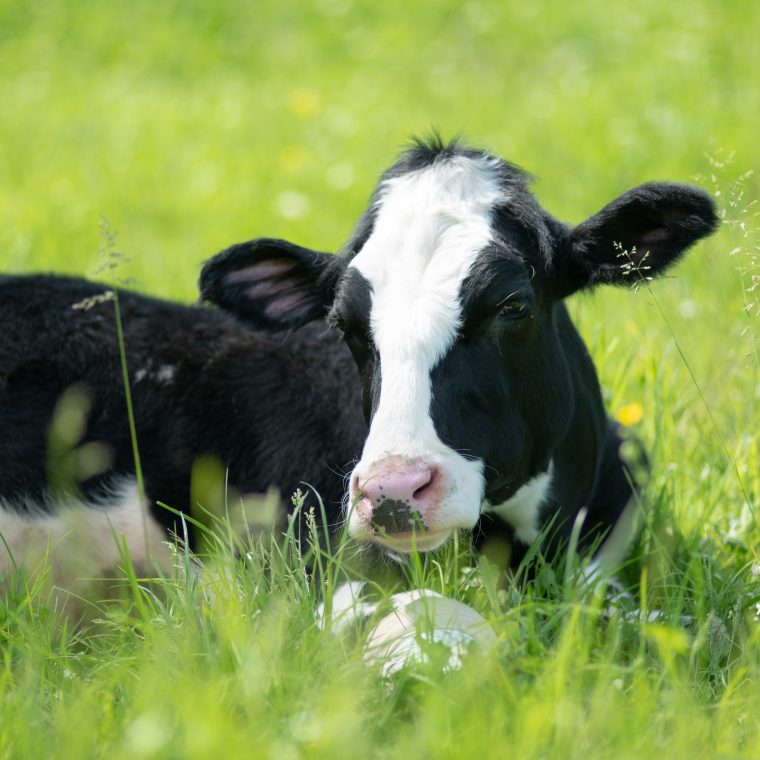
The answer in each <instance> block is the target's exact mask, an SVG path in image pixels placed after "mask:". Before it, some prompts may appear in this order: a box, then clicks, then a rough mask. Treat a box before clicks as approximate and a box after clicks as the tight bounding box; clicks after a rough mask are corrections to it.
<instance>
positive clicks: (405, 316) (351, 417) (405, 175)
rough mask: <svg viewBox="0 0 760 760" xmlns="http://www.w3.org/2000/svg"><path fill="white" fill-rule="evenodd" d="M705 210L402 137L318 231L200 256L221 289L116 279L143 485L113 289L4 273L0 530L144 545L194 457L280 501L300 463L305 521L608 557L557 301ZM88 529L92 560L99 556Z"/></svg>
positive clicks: (650, 189) (604, 498)
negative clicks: (314, 244) (66, 533)
mask: <svg viewBox="0 0 760 760" xmlns="http://www.w3.org/2000/svg"><path fill="white" fill-rule="evenodd" d="M716 226H717V215H716V211H715V206H714V203H713V201H712V200H711V198H710V197H709V196H708V195H707V194H706V193H704V192H703V191H701V190H699V189H697V188H694V187H691V186H688V185H682V184H673V183H662V182H652V183H648V184H645V185H641V186H639V187H636V188H634V189H632V190H629V191H628V192H626V193H624V194H623V195H621V196H620V197H619V198H617V199H616V200H614V201H612V202H611V203H610V204H608V205H607V206H605V207H604V208H603V209H602V210H601V211H599V212H598V213H597V214H595V215H594V216H592V217H590V218H589V219H588V220H586V221H585V222H583V223H581V224H580V225H578V226H576V227H571V226H569V225H567V224H565V223H562V222H560V221H558V220H556V219H555V218H554V217H552V216H551V215H550V214H548V213H547V212H546V211H545V210H544V209H543V208H542V207H541V206H540V205H539V204H538V202H537V201H536V199H535V198H534V196H533V195H532V193H531V191H530V189H529V177H528V175H526V174H525V173H524V172H523V171H521V170H520V169H519V168H518V167H516V166H515V165H513V164H510V163H508V162H506V161H504V160H502V159H500V158H498V157H496V156H493V155H491V154H490V153H488V152H486V151H482V150H477V149H474V148H470V147H468V146H466V145H464V144H462V143H461V142H452V143H443V142H442V141H440V140H437V139H435V140H428V141H416V142H415V143H414V144H413V145H412V146H411V147H409V148H408V149H407V150H406V151H404V152H403V154H402V155H401V156H400V158H399V159H398V160H397V161H396V162H395V163H394V164H393V166H392V167H391V168H389V169H388V170H387V171H386V172H385V173H384V174H383V175H382V177H381V179H380V182H379V184H378V186H377V188H376V190H375V192H374V194H373V196H372V198H371V200H370V203H369V206H368V208H367V210H366V211H365V213H364V214H363V215H362V217H361V218H360V220H359V222H358V224H357V225H356V228H355V230H354V232H353V234H352V235H351V237H350V239H349V241H348V243H347V244H346V246H345V247H344V249H343V250H342V251H341V252H340V253H339V254H338V255H334V254H330V253H324V252H320V251H316V250H312V249H308V248H304V247H301V246H298V245H295V244H293V243H290V242H287V241H285V240H279V239H272V238H260V239H256V240H252V241H249V242H245V243H240V244H237V245H233V246H232V247H230V248H228V249H226V250H224V251H222V252H221V253H220V254H218V255H217V256H215V257H214V258H212V259H211V260H210V261H208V262H207V263H206V265H205V266H204V268H203V270H202V272H201V276H200V291H201V298H202V300H203V301H205V302H208V303H210V304H212V305H213V306H215V307H217V308H209V307H205V306H198V305H196V306H184V305H179V304H175V303H168V302H165V301H161V300H157V299H153V298H148V297H145V296H142V295H138V294H135V293H131V292H128V291H125V290H117V291H116V293H117V295H118V305H119V310H118V311H119V314H120V318H121V321H122V322H123V327H124V346H125V355H126V360H127V366H128V370H129V374H128V380H129V387H130V389H131V395H132V399H133V406H134V420H135V430H136V440H137V444H138V447H139V453H140V459H141V461H142V475H143V480H144V496H143V495H141V494H142V493H143V491H141V490H140V489H139V488H138V480H137V478H136V468H135V456H134V452H133V449H132V440H131V435H130V427H129V422H128V414H127V407H126V402H125V395H124V384H123V382H122V369H123V366H122V365H123V363H122V361H121V357H120V351H119V341H118V335H117V330H116V320H115V316H114V314H115V310H114V304H112V303H110V301H109V299H108V298H107V297H105V295H104V294H107V293H108V292H109V291H108V290H107V289H106V288H105V287H104V286H102V285H99V284H97V283H91V282H87V281H85V280H82V279H78V278H62V277H54V276H46V275H36V276H6V277H2V278H0V326H2V329H1V331H0V426H1V427H2V435H0V462H2V463H3V464H2V468H0V533H1V534H2V535H3V541H4V543H5V548H6V554H7V555H8V556H9V557H11V558H12V557H13V553H14V552H15V554H16V555H17V556H18V555H20V554H23V550H24V541H25V540H26V539H25V537H26V538H28V536H29V535H30V532H31V530H32V528H38V529H42V530H43V531H47V535H48V536H49V535H59V534H61V530H62V529H61V528H60V527H59V525H60V524H61V520H62V517H61V515H64V514H65V515H72V514H76V515H78V516H79V522H78V523H77V525H78V526H79V528H78V529H79V530H81V531H83V532H84V533H85V534H86V536H87V537H88V538H87V542H88V544H89V545H93V546H95V545H99V546H102V545H103V544H104V543H107V542H108V541H109V540H110V541H113V534H114V533H115V532H117V531H116V530H115V528H117V529H119V530H121V531H122V532H123V533H125V534H129V533H132V534H134V535H132V537H131V538H130V548H131V546H132V545H133V544H134V545H139V544H141V543H142V546H143V549H142V554H140V550H139V549H137V550H135V549H132V551H133V553H134V552H135V551H136V552H137V553H138V554H140V556H141V558H142V559H147V558H148V557H149V556H150V555H151V554H152V553H155V552H159V551H160V548H158V547H159V546H160V545H161V538H162V536H164V535H165V534H166V531H175V532H178V533H180V535H182V533H183V531H184V532H185V533H186V535H188V539H189V541H190V542H191V544H192V543H193V541H194V536H193V532H192V524H190V525H188V524H186V522H185V521H180V520H179V518H178V514H182V513H184V514H188V515H192V514H196V515H197V510H195V507H194V504H193V503H192V502H193V495H192V491H191V482H192V479H193V472H194V463H196V462H197V461H198V460H199V458H201V459H204V458H208V457H210V458H211V459H213V460H214V461H217V462H219V463H220V465H221V467H222V468H223V469H224V471H225V472H226V478H227V483H228V484H229V486H230V487H231V488H234V492H235V493H236V494H243V495H245V494H252V493H261V492H263V491H266V490H267V489H268V488H269V487H271V486H274V487H276V488H277V489H278V490H279V492H280V494H281V495H282V496H283V497H284V498H285V499H286V500H287V497H288V495H289V494H290V493H291V492H292V491H293V490H294V489H295V488H297V487H299V485H300V484H303V483H304V482H305V483H307V484H308V487H307V486H304V485H301V487H302V488H303V489H305V490H306V491H307V492H308V493H309V497H308V498H309V499H311V500H312V501H311V502H310V505H311V506H312V507H314V505H316V504H317V503H318V502H317V497H316V496H315V494H318V495H319V500H320V501H321V506H320V507H319V508H317V509H314V510H312V513H315V514H316V515H317V518H318V519H320V520H326V521H327V525H326V526H324V527H325V528H327V529H329V530H334V529H335V528H336V527H338V526H340V525H341V523H342V522H343V520H344V519H345V520H347V522H348V529H349V533H350V535H351V536H353V537H354V538H355V539H357V540H358V541H361V542H369V543H370V544H374V545H377V546H380V547H382V548H383V549H385V550H388V551H390V552H392V553H394V554H396V555H403V554H406V553H409V552H412V551H415V550H418V551H432V550H435V549H437V548H438V547H440V546H441V545H443V544H444V543H445V542H446V541H447V539H448V538H449V537H450V536H451V535H452V534H453V533H454V532H455V531H457V530H459V529H462V528H464V529H469V530H474V531H475V536H476V542H477V543H478V544H479V545H481V546H482V545H485V544H486V543H487V541H488V540H489V537H492V536H496V537H497V538H499V540H501V539H502V538H505V539H508V540H509V541H510V542H511V543H512V544H513V545H514V546H515V547H517V549H516V550H515V551H514V552H513V553H512V555H511V558H510V562H511V563H512V564H513V565H514V564H516V563H517V562H519V561H520V559H521V558H522V556H523V555H524V553H525V550H526V547H528V546H529V545H530V544H532V543H534V542H536V541H539V542H540V543H541V547H542V548H543V549H544V551H545V552H546V553H547V554H549V555H553V554H555V553H556V552H557V549H558V547H560V546H561V545H562V544H563V543H564V542H566V541H567V540H568V538H569V536H570V534H571V531H573V530H576V531H578V536H579V540H580V544H581V546H594V547H598V546H599V545H600V544H601V550H600V551H601V552H602V553H603V552H604V550H605V549H607V555H608V556H609V557H613V558H614V559H615V560H617V559H618V558H619V557H620V556H621V552H622V551H623V549H622V548H621V547H624V546H625V543H626V540H625V539H626V536H627V535H628V534H629V533H630V530H631V523H632V514H633V512H634V511H635V510H634V509H633V506H632V505H635V503H636V494H637V490H638V486H637V482H636V477H635V475H636V473H635V472H633V468H632V467H631V466H629V464H627V462H626V461H624V460H625V457H623V455H622V454H621V446H622V443H623V440H624V438H625V434H624V431H623V430H622V429H621V428H620V427H619V426H618V425H617V424H616V423H614V422H613V421H612V420H610V418H608V416H607V415H606V413H605V410H604V405H603V402H602V398H601V393H600V388H599V382H598V379H597V375H596V372H595V369H594V365H593V362H592V360H591V358H590V356H589V354H588V351H587V349H586V347H585V346H584V344H583V341H582V339H581V338H580V336H579V334H578V332H577V330H576V329H575V327H574V326H573V324H572V322H571V320H570V317H569V315H568V312H567V309H566V307H565V305H564V299H565V298H566V297H567V296H569V295H571V294H572V293H575V292H578V291H581V290H584V289H585V290H589V289H592V288H594V287H596V286H597V285H600V284H605V283H609V284H613V285H626V284H629V283H630V284H634V283H635V282H638V281H639V280H640V279H642V278H644V279H646V280H649V279H650V278H652V277H655V276H658V275H660V274H661V273H663V272H664V271H666V270H667V268H668V267H669V266H671V265H672V264H673V263H675V262H676V261H677V260H678V259H679V257H680V256H681V255H682V254H683V252H684V251H685V250H686V249H688V248H689V247H690V246H691V245H692V244H694V243H695V242H696V241H697V240H699V239H701V238H703V237H704V236H706V235H708V234H710V233H711V232H712V231H713V230H714V229H715V228H716ZM72 388H73V389H74V390H75V397H76V398H78V399H79V403H80V407H81V409H82V411H81V414H80V415H79V418H78V419H79V422H78V423H77V425H78V427H77V425H75V427H77V435H76V436H71V435H70V436H69V438H70V439H71V440H73V439H76V441H75V442H76V445H77V447H78V450H82V451H84V450H85V449H87V447H88V446H91V445H95V446H96V447H100V448H98V449H96V450H97V451H99V452H100V458H99V460H98V462H97V463H96V464H97V466H93V467H92V468H91V471H87V472H84V473H83V474H80V477H79V480H78V481H77V482H76V483H74V484H73V485H72V484H71V482H70V480H71V479H69V482H66V483H63V484H61V482H59V481H60V480H61V479H60V478H59V477H57V476H56V472H57V470H56V467H54V466H52V465H51V451H52V450H53V449H54V448H55V447H54V446H53V436H52V435H51V432H50V431H51V430H52V431H55V430H56V429H57V427H58V426H57V423H56V415H57V414H59V413H60V403H59V400H60V399H61V397H62V394H64V395H65V394H66V393H69V392H70V391H71V389H72ZM67 389H68V390H67ZM87 450H90V449H87ZM96 459H97V457H96ZM53 464H54V463H53ZM59 469H60V468H59ZM74 469H76V468H74ZM80 469H81V468H80ZM85 469H86V468H85ZM69 470H71V468H69ZM164 505H169V507H173V509H167V508H166V507H165V506H164ZM306 506H307V507H308V506H309V504H307V505H306ZM304 511H307V510H304ZM180 523H181V524H180ZM56 531H58V533H56ZM100 551H101V556H100V557H99V561H100V563H101V564H102V565H106V564H108V563H109V562H111V561H113V560H114V558H113V556H111V554H112V553H113V552H111V554H109V552H106V551H105V550H100ZM0 557H2V547H0ZM10 561H11V560H9V559H5V560H2V559H0V571H2V570H3V567H5V568H7V567H9V566H10ZM610 561H613V560H610ZM3 563H4V564H3Z"/></svg>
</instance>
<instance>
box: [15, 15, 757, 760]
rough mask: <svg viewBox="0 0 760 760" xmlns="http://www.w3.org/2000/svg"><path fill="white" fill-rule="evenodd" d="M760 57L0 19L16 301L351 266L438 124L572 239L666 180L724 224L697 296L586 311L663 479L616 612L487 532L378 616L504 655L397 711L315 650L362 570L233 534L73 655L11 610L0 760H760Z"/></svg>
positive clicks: (696, 48)
mask: <svg viewBox="0 0 760 760" xmlns="http://www.w3.org/2000/svg"><path fill="white" fill-rule="evenodd" d="M758 38H760V4H758V3H755V2H752V1H751V0H735V2H731V3H718V2H714V1H713V0H689V1H688V2H687V1H686V0H673V2H670V3H662V2H657V1H656V0H632V1H631V2H629V3H626V4H614V3H603V2H601V1H600V0H576V2H573V3H559V2H553V1H552V0H537V1H536V2H524V3H507V2H491V1H490V0H477V1H476V0H473V1H471V2H466V3H462V2H455V1H454V0H442V1H441V2H439V3H436V4H434V5H433V4H424V3H422V2H419V1H418V0H406V1H405V2H401V1H400V0H386V2H383V3H377V2H370V1H369V0H315V1H314V2H301V1H297V2H290V3H285V2H282V1H281V0H259V1H258V2H249V3H236V2H233V1H232V0H219V1H218V2H213V3H212V2H204V1H203V0H186V1H185V2H178V1H177V0H166V1H165V2H156V0H152V1H149V0H134V1H133V2H132V3H130V4H128V5H127V4H117V3H109V2H104V1H102V0H83V1H82V2H65V0H38V2H30V1H29V0H0V71H2V72H3V73H2V75H1V76H0V268H1V269H2V271H5V272H30V271H39V270H47V271H59V272H68V273H76V274H86V275H88V276H96V277H100V278H103V279H106V280H110V281H119V282H127V283H130V284H131V285H132V286H134V287H136V288H139V289H141V290H143V291H145V292H149V293H151V294H154V295H157V296H162V297H167V298H175V299H180V300H183V301H186V302H191V301H193V300H195V298H196V297H197V289H196V281H197V276H198V273H199V270H200V265H201V263H202V262H203V261H204V259H206V258H208V257H210V256H211V255H213V254H214V253H216V252H217V251H219V250H221V249H223V248H225V247H227V246H228V245H230V244H231V243H233V242H238V241H241V240H246V239H249V238H253V237H257V236H263V235H267V236H272V237H284V238H287V239H289V240H292V241H294V242H298V243H301V244H303V245H307V246H313V247H315V248H317V249H320V250H338V249H339V248H340V246H341V244H342V243H343V241H344V240H345V239H346V238H347V237H348V234H349V232H350V230H351V226H352V225H353V223H354V222H355V220H356V219H357V218H358V215H359V214H360V213H361V211H362V210H363V208H364V205H365V203H366V200H367V197H368V195H369V193H370V192H371V190H372V188H373V186H374V183H375V181H376V178H377V176H378V174H379V173H380V172H381V171H382V170H383V169H384V168H385V167H386V166H387V165H388V164H389V163H390V162H391V161H392V160H393V158H394V156H395V155H396V153H397V152H398V150H399V149H400V147H401V146H403V144H404V142H405V141H406V140H407V139H408V138H409V136H410V135H412V134H424V133H426V132H428V131H429V130H430V129H431V128H436V129H438V130H439V131H440V132H441V133H442V134H443V135H444V136H447V137H450V136H453V135H456V134H462V135H464V136H465V137H466V138H467V139H468V140H470V141H471V142H472V143H473V144H476V145H479V146H484V147H487V148H489V149H490V150H492V151H493V152H495V153H497V154H499V155H502V156H504V157H505V158H508V159H510V160H511V161H514V162H515V163H517V164H519V165H521V166H523V167H524V168H526V169H527V170H528V171H530V172H531V173H533V174H534V175H535V178H536V179H535V182H534V190H535V192H536V195H537V196H538V198H539V199H540V200H541V202H542V203H543V204H544V206H545V207H546V208H547V209H549V210H550V211H552V212H553V213H554V214H555V215H556V216H558V217H559V218H561V219H565V220H568V221H572V222H579V221H581V220H583V219H584V218H586V217H587V216H589V215H590V214H592V213H593V212H595V211H597V210H598V209H599V208H601V207H602V206H603V205H604V204H605V203H607V202H608V201H610V200H612V199H613V198H614V197H616V196H617V195H619V194H620V193H621V192H623V191H624V190H626V189H628V188H629V187H632V186H634V185H636V184H638V183H641V182H644V181H647V180H650V179H668V180H675V181H683V182H693V183H696V184H699V185H701V186H703V187H705V188H706V189H707V190H709V191H710V192H712V193H713V194H714V195H715V196H716V198H717V200H718V203H719V205H720V209H721V218H722V221H723V224H722V226H721V229H720V231H719V232H718V233H717V234H716V235H715V236H713V237H712V238H710V239H709V240H707V241H705V242H703V243H701V244H700V245H698V246H697V247H696V248H695V249H694V250H693V251H692V252H690V253H689V254H688V256H687V257H686V259H685V260H684V262H683V263H682V264H681V265H680V266H679V267H678V268H677V269H676V270H674V271H673V272H672V274H671V275H670V276H669V277H667V278H665V279H663V280H661V281H658V282H656V283H652V284H651V285H650V286H647V285H643V286H641V287H638V288H636V289H631V290H630V291H629V290H625V289H618V290H612V289H608V290H606V291H603V290H600V291H598V292H596V293H594V294H593V295H587V296H581V297H575V298H574V299H573V300H571V302H570V309H571V313H572V314H573V316H574V318H575V320H576V323H577V324H578V325H579V327H580V329H581V332H582V334H583V336H584V338H585V340H586V341H587V343H588V346H589V349H590V351H591V354H592V355H593V357H594V359H595V361H596V365H597V368H598V370H599V373H600V378H601V381H602V385H603V390H604V394H605V398H606V402H607V404H608V407H609V409H610V412H611V413H612V414H613V415H615V416H617V417H618V418H619V419H621V420H623V421H625V422H626V423H628V424H631V425H632V426H633V427H634V429H635V430H636V432H637V433H638V435H640V436H641V438H642V439H643V440H644V441H645V443H646V445H647V447H648V450H649V452H650V455H651V458H652V462H653V472H652V478H651V481H650V483H649V486H648V490H647V494H646V504H647V508H646V516H645V524H644V527H643V530H642V533H641V535H640V537H639V539H638V540H637V542H636V545H635V546H634V547H633V550H632V552H631V557H630V560H629V561H628V562H627V564H626V566H625V567H624V568H622V569H621V572H620V573H619V585H618V586H615V587H614V588H604V587H597V586H591V587H589V585H588V584H585V583H584V582H583V581H582V580H581V579H580V578H579V576H578V574H577V573H576V572H575V566H574V562H573V561H569V562H567V563H559V564H557V565H555V566H549V565H546V564H543V563H541V562H540V561H539V564H538V570H537V572H536V579H535V580H534V581H532V582H531V583H526V582H525V581H524V579H522V578H517V579H515V580H513V581H512V582H510V583H509V584H507V586H506V587H504V588H499V587H498V583H497V581H496V579H495V577H494V572H493V568H492V567H491V566H489V564H488V562H487V561H484V560H482V559H479V558H478V557H476V556H473V554H472V553H471V552H470V550H469V546H468V543H467V537H466V536H464V535H463V536H461V537H460V538H459V540H458V541H457V542H456V544H454V545H451V546H449V547H447V548H446V549H444V550H442V551H441V552H439V553H437V554H435V555H433V556H429V557H423V558H417V559H416V560H415V561H413V562H411V563H410V565H409V567H408V568H407V569H406V570H405V571H404V577H403V578H402V579H401V580H398V579H397V580H394V581H390V580H388V581H387V585H384V582H383V581H382V580H378V581H377V582H376V584H375V586H374V587H373V588H374V590H375V593H376V594H378V595H382V594H388V593H391V592H393V591H396V590H399V589H401V588H414V587H419V586H425V587H427V588H432V589H435V590H437V591H439V592H441V593H444V594H447V595H449V596H452V597H455V598H457V599H461V600H463V601H465V602H467V603H468V604H471V605H473V606H474V607H475V608H476V609H477V610H478V611H479V612H481V613H482V614H483V615H484V616H485V617H486V618H487V619H488V620H489V622H490V623H491V625H492V627H493V629H494V631H495V633H496V634H497V636H498V644H497V645H496V647H494V649H492V650H491V651H489V652H488V653H484V654H478V653H473V654H472V656H470V657H468V658H467V659H466V660H465V663H464V666H463V667H462V668H461V669H459V670H453V671H449V672H447V671H446V669H445V668H443V667H442V664H443V663H444V662H445V656H444V655H441V654H440V653H439V654H436V652H431V653H430V656H429V661H428V662H427V663H418V664H416V665H412V666H410V667H409V668H408V669H407V670H405V671H404V672H402V673H400V674H399V675H397V676H396V677H395V678H393V679H391V680H387V679H383V678H381V677H380V676H379V675H378V673H377V671H376V670H373V669H372V668H368V667H366V666H365V664H364V662H363V659H362V642H361V631H353V632H349V633H348V634H347V635H337V634H334V633H333V632H331V631H330V630H329V629H328V630H322V629H321V628H320V627H319V626H318V625H317V624H316V622H315V617H314V609H315V607H316V604H317V601H318V600H319V598H321V597H323V596H324V597H326V598H327V599H328V600H329V598H330V595H331V594H332V592H333V590H334V589H335V587H336V584H337V583H338V582H339V581H341V580H343V579H345V578H346V577H348V575H349V573H350V572H352V570H351V567H350V565H351V563H350V562H346V561H344V560H345V558H346V557H350V556H351V555H352V553H353V549H352V548H351V547H350V546H344V547H343V549H342V550H341V551H339V553H338V554H337V555H330V556H327V557H324V558H323V563H322V565H323V571H322V572H321V573H317V574H316V575H315V576H312V577H307V575H306V574H305V573H304V572H303V568H302V567H301V564H300V560H299V559H298V558H297V557H296V556H295V555H294V553H293V552H292V551H289V549H288V545H287V543H286V544H285V546H284V548H283V546H282V544H277V543H271V542H269V541H268V540H267V539H266V538H264V539H262V540H261V541H260V542H254V541H250V542H248V541H247V539H241V541H242V542H243V543H242V544H240V543H237V542H236V541H235V540H232V539H230V538H229V537H228V535H227V532H226V531H225V527H224V525H219V526H218V527H217V531H216V534H215V536H210V539H209V542H208V543H209V546H210V549H209V554H208V555H207V556H203V557H201V558H200V560H199V561H200V562H201V563H202V564H203V565H204V566H205V571H204V574H203V576H202V580H199V577H198V575H197V574H196V573H194V572H189V571H188V565H189V564H190V563H193V562H195V560H194V559H192V558H190V557H189V556H187V554H185V553H183V552H182V551H181V550H178V552H177V566H178V569H177V573H176V577H172V578H165V579H163V580H162V581H160V582H158V583H155V582H154V583H144V582H143V581H142V579H139V578H136V577H134V575H133V574H131V573H130V572H129V567H128V563H126V562H125V568H124V581H123V585H124V593H123V594H122V595H121V596H122V598H121V599H120V600H118V601H114V602H111V603H105V602H102V603H101V602H99V601H98V602H95V603H93V604H92V605H91V606H90V611H91V614H90V615H89V617H90V621H89V622H87V623H84V624H81V625H79V626H75V625H73V624H71V623H70V622H67V621H65V619H61V618H59V616H58V615H57V613H56V610H55V609H54V606H53V600H54V597H53V596H52V595H51V592H50V589H49V588H48V587H46V585H45V584H44V583H37V582H33V581H31V580H30V581H29V582H26V581H25V580H24V579H19V578H16V579H9V578H6V579H4V580H3V582H2V585H0V588H1V589H2V594H3V596H0V757H8V758H36V757H39V758H50V757H61V758H69V757H71V758H81V757H108V758H122V757H124V758H130V759H132V758H140V757H146V758H147V757H150V758H175V757H186V758H203V757H209V756H213V755H220V756H225V757H271V758H278V760H279V759H280V758H282V759H283V760H285V759H286V758H301V757H336V758H340V757H346V756H351V757H395V756H412V755H415V756H420V757H480V756H482V757H506V756H514V757H546V758H565V757H582V758H593V757H600V758H629V757H630V758H634V757H644V756H651V755H652V754H654V753H660V754H661V755H662V756H663V757H668V758H678V757H722V758H756V757H759V756H760V556H759V554H760V526H759V525H758V520H759V519H760V435H759V431H760V216H758V213H759V212H760V207H758V205H757V201H758V198H760V175H758V173H757V172H756V170H757V169H758V167H760V140H758V127H759V126H760V86H758V72H760V46H759V45H758V44H757V39H758ZM114 251H118V252H119V253H120V258H119V263H118V267H117V269H115V270H113V269H108V268H107V265H108V264H109V263H112V262H113V257H112V256H108V255H106V254H107V253H108V252H110V253H111V254H112V253H113V252H114ZM104 266H105V267H106V268H104ZM0 329H2V326H0ZM0 435H2V420H0ZM0 466H2V465H1V464H0ZM249 544H250V545H249ZM571 560H572V558H571ZM442 658H443V659H442Z"/></svg>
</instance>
